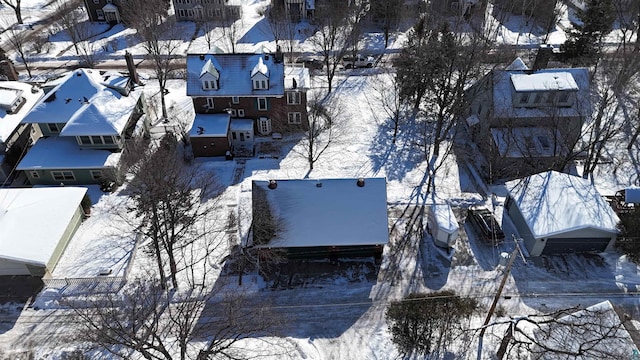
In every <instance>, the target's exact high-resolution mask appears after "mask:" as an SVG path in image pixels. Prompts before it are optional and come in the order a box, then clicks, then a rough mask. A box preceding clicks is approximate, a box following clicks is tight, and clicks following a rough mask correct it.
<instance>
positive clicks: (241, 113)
mask: <svg viewBox="0 0 640 360" xmlns="http://www.w3.org/2000/svg"><path fill="white" fill-rule="evenodd" d="M238 117H244V109H238Z"/></svg>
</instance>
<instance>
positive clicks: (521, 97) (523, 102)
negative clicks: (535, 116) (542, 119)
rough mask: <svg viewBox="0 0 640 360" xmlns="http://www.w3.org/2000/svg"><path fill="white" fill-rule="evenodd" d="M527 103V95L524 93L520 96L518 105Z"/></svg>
mask: <svg viewBox="0 0 640 360" xmlns="http://www.w3.org/2000/svg"><path fill="white" fill-rule="evenodd" d="M527 103H529V93H524V94H521V95H520V104H523V105H526V104H527Z"/></svg>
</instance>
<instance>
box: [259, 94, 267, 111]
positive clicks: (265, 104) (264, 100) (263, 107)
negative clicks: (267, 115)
mask: <svg viewBox="0 0 640 360" xmlns="http://www.w3.org/2000/svg"><path fill="white" fill-rule="evenodd" d="M256 101H257V105H258V110H260V111H266V110H267V109H268V108H269V105H268V103H267V98H263V97H260V98H257V99H256ZM261 102H264V106H260V103H261Z"/></svg>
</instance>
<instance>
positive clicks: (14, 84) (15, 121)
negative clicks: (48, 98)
mask: <svg viewBox="0 0 640 360" xmlns="http://www.w3.org/2000/svg"><path fill="white" fill-rule="evenodd" d="M0 86H1V87H3V88H7V89H15V90H18V91H22V94H21V96H22V97H24V99H25V103H24V105H22V107H21V108H20V110H19V111H17V112H16V113H13V114H7V111H6V110H5V109H3V108H0V143H3V142H5V141H6V140H7V139H8V138H9V136H11V134H13V132H14V131H15V129H16V128H17V127H18V125H20V123H21V122H22V119H24V117H25V116H27V114H28V113H29V110H31V108H33V106H34V105H35V104H36V103H37V102H38V100H40V99H41V98H42V96H44V92H43V91H42V89H41V88H39V87H33V86H32V85H30V84H26V83H21V82H19V81H2V83H1V84H0ZM32 90H33V91H32Z"/></svg>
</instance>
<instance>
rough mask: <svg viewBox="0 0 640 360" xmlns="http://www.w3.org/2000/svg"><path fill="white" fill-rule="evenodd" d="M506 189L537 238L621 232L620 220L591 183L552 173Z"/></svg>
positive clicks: (513, 183)
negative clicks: (590, 231)
mask: <svg viewBox="0 0 640 360" xmlns="http://www.w3.org/2000/svg"><path fill="white" fill-rule="evenodd" d="M505 186H506V188H507V190H508V191H509V196H510V197H511V199H512V200H513V201H514V202H515V203H516V205H517V206H518V209H519V210H520V213H521V214H522V216H523V217H524V220H525V221H526V223H527V226H528V227H529V229H530V230H531V232H532V234H533V236H534V237H535V238H544V237H549V236H554V235H557V234H561V233H565V232H569V231H574V230H579V229H588V228H591V229H598V230H601V231H605V232H610V233H613V234H615V233H617V232H618V230H617V227H616V226H617V224H618V221H619V219H618V216H617V215H616V214H615V212H614V211H613V209H612V208H611V206H609V204H608V203H607V202H606V201H605V200H604V198H602V196H600V194H599V193H598V190H596V188H595V186H593V185H592V184H591V182H589V180H586V179H583V178H581V177H577V176H573V175H569V174H564V173H560V172H557V171H548V172H544V173H540V174H535V175H531V176H529V177H527V178H524V179H519V180H513V181H509V182H507V183H506V184H505Z"/></svg>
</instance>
